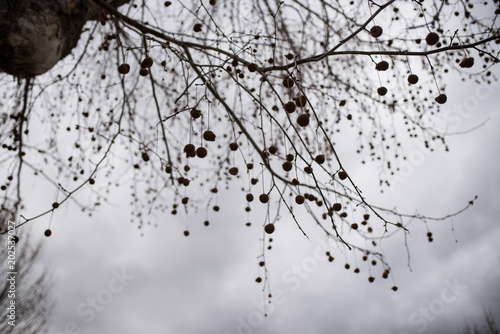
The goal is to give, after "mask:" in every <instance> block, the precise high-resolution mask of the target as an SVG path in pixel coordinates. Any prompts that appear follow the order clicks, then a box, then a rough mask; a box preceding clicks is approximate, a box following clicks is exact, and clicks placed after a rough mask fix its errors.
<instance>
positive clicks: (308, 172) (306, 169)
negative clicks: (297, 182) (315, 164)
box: [304, 166, 313, 174]
mask: <svg viewBox="0 0 500 334" xmlns="http://www.w3.org/2000/svg"><path fill="white" fill-rule="evenodd" d="M304 172H306V173H307V174H312V172H313V169H312V167H311V166H306V167H304Z"/></svg>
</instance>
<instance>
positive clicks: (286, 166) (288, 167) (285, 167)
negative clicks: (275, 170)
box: [281, 161, 293, 172]
mask: <svg viewBox="0 0 500 334" xmlns="http://www.w3.org/2000/svg"><path fill="white" fill-rule="evenodd" d="M281 167H283V170H284V171H285V172H289V171H291V170H292V168H293V164H292V163H291V162H290V161H285V162H284V163H283V165H281Z"/></svg>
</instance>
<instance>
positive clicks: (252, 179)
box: [250, 177, 259, 185]
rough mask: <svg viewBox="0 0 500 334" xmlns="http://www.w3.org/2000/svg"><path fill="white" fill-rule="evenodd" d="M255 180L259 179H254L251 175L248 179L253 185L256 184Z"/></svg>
mask: <svg viewBox="0 0 500 334" xmlns="http://www.w3.org/2000/svg"><path fill="white" fill-rule="evenodd" d="M257 182H259V179H256V178H254V177H252V178H251V179H250V183H251V184H253V185H256V184H257Z"/></svg>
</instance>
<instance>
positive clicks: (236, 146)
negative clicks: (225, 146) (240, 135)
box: [229, 143, 238, 151]
mask: <svg viewBox="0 0 500 334" xmlns="http://www.w3.org/2000/svg"><path fill="white" fill-rule="evenodd" d="M229 148H230V149H231V151H236V150H237V149H238V143H231V144H229Z"/></svg>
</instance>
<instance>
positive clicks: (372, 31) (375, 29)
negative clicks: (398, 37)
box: [370, 26, 384, 38]
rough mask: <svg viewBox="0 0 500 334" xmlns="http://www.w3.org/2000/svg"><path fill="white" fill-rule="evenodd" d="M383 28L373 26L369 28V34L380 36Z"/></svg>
mask: <svg viewBox="0 0 500 334" xmlns="http://www.w3.org/2000/svg"><path fill="white" fill-rule="evenodd" d="M383 31H384V30H383V29H382V27H381V26H373V27H372V28H371V29H370V34H371V35H372V37H375V38H377V37H380V36H382V32H383Z"/></svg>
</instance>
